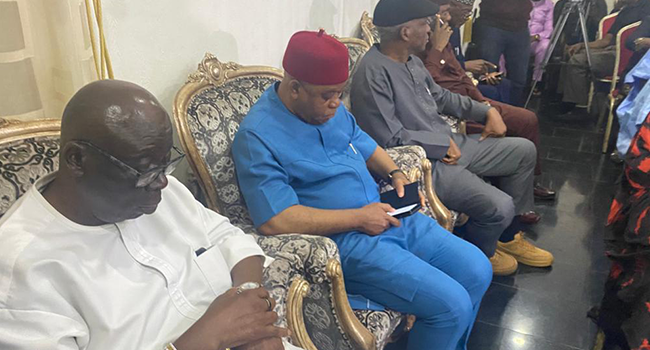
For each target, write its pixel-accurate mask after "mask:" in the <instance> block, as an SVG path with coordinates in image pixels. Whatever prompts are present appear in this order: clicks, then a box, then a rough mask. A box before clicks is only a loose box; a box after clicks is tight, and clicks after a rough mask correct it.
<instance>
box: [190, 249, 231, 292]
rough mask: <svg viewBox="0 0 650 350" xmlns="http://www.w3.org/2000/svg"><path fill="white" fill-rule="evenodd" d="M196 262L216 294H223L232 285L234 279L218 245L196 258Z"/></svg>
mask: <svg viewBox="0 0 650 350" xmlns="http://www.w3.org/2000/svg"><path fill="white" fill-rule="evenodd" d="M194 263H195V264H196V265H197V266H198V267H199V270H201V273H202V274H203V277H204V278H205V279H206V281H207V282H208V284H209V285H210V288H211V289H212V291H213V292H214V294H215V296H218V295H221V294H223V293H224V292H225V291H226V290H228V288H230V287H232V279H231V277H230V270H228V264H226V260H225V259H224V258H223V255H221V251H220V250H219V248H218V247H216V246H213V247H210V248H209V249H208V250H206V251H204V252H203V253H202V254H201V255H199V256H197V257H196V258H194Z"/></svg>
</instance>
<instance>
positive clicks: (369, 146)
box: [345, 109, 377, 161]
mask: <svg viewBox="0 0 650 350" xmlns="http://www.w3.org/2000/svg"><path fill="white" fill-rule="evenodd" d="M345 114H346V115H347V116H348V119H349V121H350V123H352V145H353V146H354V147H355V148H356V149H357V150H358V151H359V152H361V155H362V156H363V159H364V160H366V161H367V160H368V158H370V156H372V154H373V153H375V150H376V149H377V142H375V140H373V138H372V137H370V135H368V134H367V133H366V132H365V131H363V130H361V128H360V127H359V124H357V120H356V119H354V116H353V115H352V113H350V112H349V111H348V110H347V109H346V110H345Z"/></svg>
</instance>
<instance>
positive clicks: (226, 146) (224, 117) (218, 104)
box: [187, 76, 278, 225]
mask: <svg viewBox="0 0 650 350" xmlns="http://www.w3.org/2000/svg"><path fill="white" fill-rule="evenodd" d="M276 81H278V80H277V79H274V78H270V77H262V76H260V77H241V78H237V79H234V80H231V81H228V82H226V83H225V84H224V85H222V86H219V87H215V86H210V87H209V88H206V89H204V90H202V91H201V92H199V93H197V94H196V95H195V96H194V97H193V98H192V100H191V101H190V103H189V106H188V109H187V116H188V120H187V122H188V124H189V127H190V132H191V133H192V138H193V140H194V142H195V144H196V146H197V148H198V150H199V153H200V155H201V158H202V159H203V161H204V162H205V164H206V165H207V167H208V171H209V172H210V175H211V176H212V181H214V185H215V188H216V189H217V192H218V193H217V206H218V210H219V212H220V213H221V214H222V215H224V216H226V217H228V218H229V219H230V221H231V222H232V223H233V224H235V225H242V224H244V225H252V224H253V221H252V220H251V218H250V216H249V215H248V210H247V209H246V204H245V203H244V199H243V197H242V196H241V193H240V191H239V185H238V184H237V176H236V175H235V163H234V161H233V159H232V155H231V147H232V142H233V140H234V138H235V134H236V133H237V130H238V129H239V123H241V121H242V120H243V119H244V117H245V116H246V114H247V113H248V110H249V109H250V108H251V106H252V105H253V104H254V103H255V102H256V101H257V100H258V99H259V98H260V96H261V95H262V93H264V91H265V90H266V89H267V88H268V87H269V86H271V84H273V83H274V82H276Z"/></svg>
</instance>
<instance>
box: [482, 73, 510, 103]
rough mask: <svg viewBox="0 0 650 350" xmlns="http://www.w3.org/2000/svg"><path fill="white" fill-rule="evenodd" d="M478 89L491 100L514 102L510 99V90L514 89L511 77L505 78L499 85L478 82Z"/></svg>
mask: <svg viewBox="0 0 650 350" xmlns="http://www.w3.org/2000/svg"><path fill="white" fill-rule="evenodd" d="M478 89H479V91H480V92H481V94H482V95H483V96H484V97H487V98H489V99H490V100H495V101H499V102H503V103H505V104H509V105H510V104H512V101H511V100H510V90H512V83H511V82H510V79H507V78H503V80H501V83H500V84H499V85H489V84H478Z"/></svg>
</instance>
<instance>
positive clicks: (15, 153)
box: [0, 136, 59, 216]
mask: <svg viewBox="0 0 650 350" xmlns="http://www.w3.org/2000/svg"><path fill="white" fill-rule="evenodd" d="M58 168H59V137H58V136H56V137H54V136H52V137H38V138H28V139H24V140H19V141H15V142H11V143H7V144H4V145H1V146H0V216H2V215H4V214H5V213H6V212H7V210H9V207H11V205H12V204H14V202H16V200H17V199H18V198H19V197H20V196H22V194H23V193H25V191H27V190H28V189H29V188H30V187H31V186H32V185H33V184H34V182H35V181H36V180H38V179H40V178H41V177H43V176H45V175H47V174H49V173H52V172H54V171H56V170H57V169H58Z"/></svg>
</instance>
